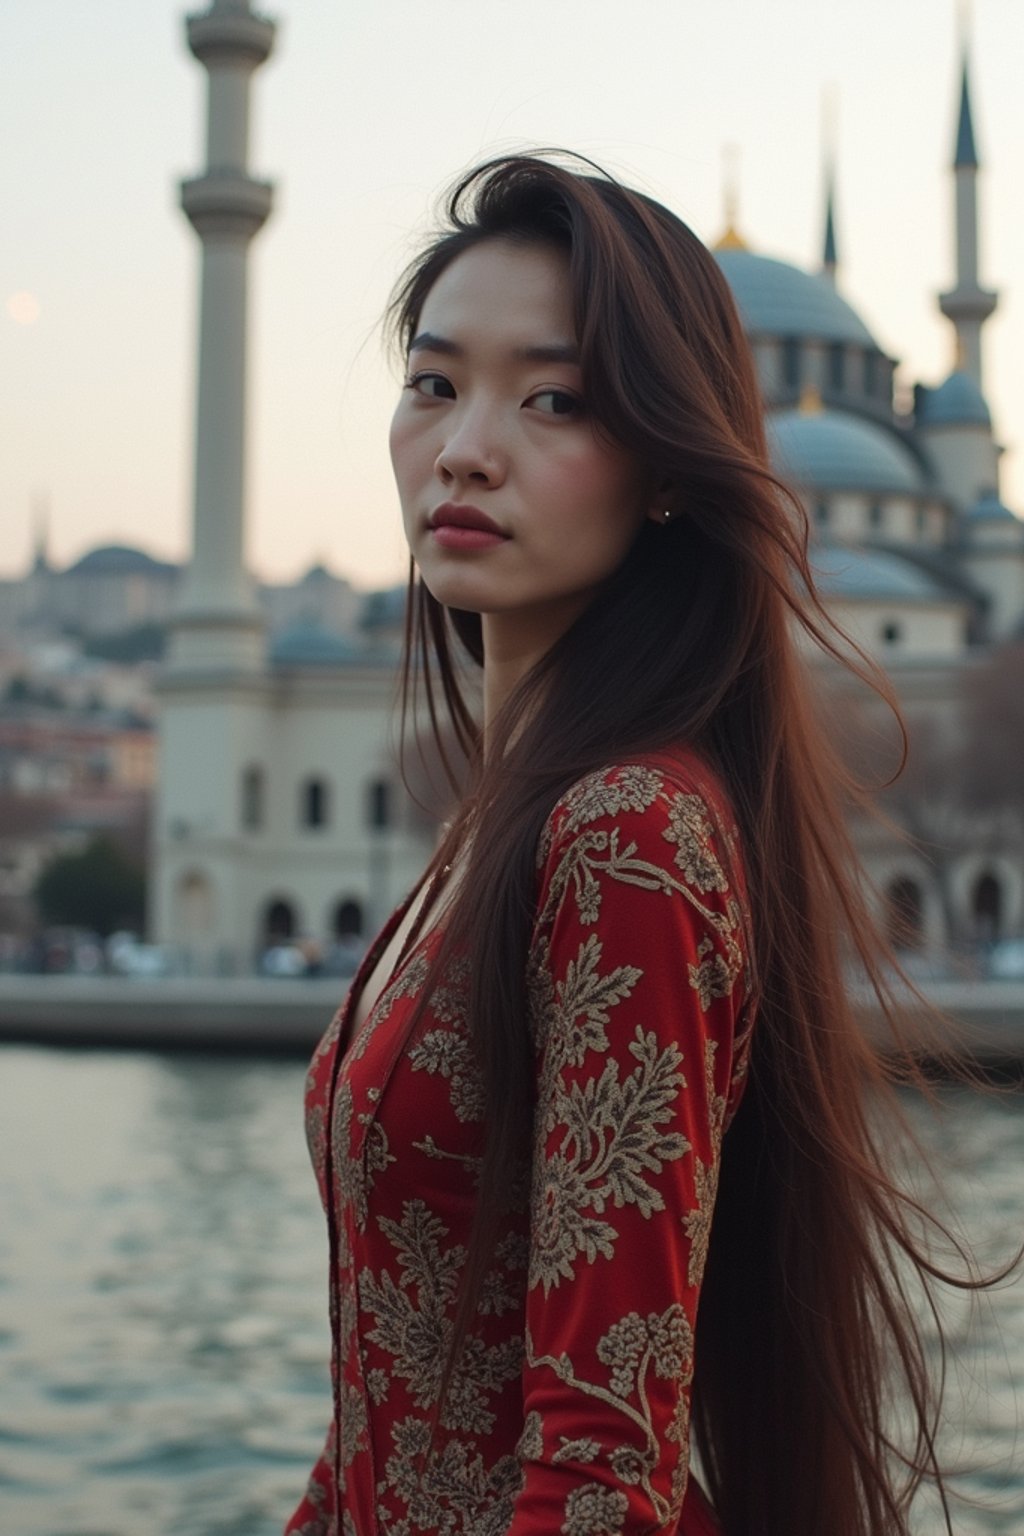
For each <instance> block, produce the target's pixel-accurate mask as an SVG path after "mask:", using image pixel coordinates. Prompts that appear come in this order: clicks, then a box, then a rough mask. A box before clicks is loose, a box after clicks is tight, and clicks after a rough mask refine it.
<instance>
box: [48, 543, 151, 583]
mask: <svg viewBox="0 0 1024 1536" xmlns="http://www.w3.org/2000/svg"><path fill="white" fill-rule="evenodd" d="M177 569H178V567H177V566H176V565H171V564H169V563H168V561H166V560H154V559H153V556H152V555H147V554H146V552H145V550H142V549H133V548H131V547H130V546H129V545H127V544H102V545H100V547H99V548H98V549H90V551H89V553H88V554H87V555H83V556H82V558H81V559H80V560H76V562H75V564H74V565H69V566H68V568H67V571H66V572H65V575H68V574H70V573H72V572H73V573H74V574H75V575H76V576H80V575H83V574H88V575H90V576H136V575H143V576H153V575H163V574H166V573H170V572H177Z"/></svg>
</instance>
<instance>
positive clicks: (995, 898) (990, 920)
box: [971, 870, 1003, 944]
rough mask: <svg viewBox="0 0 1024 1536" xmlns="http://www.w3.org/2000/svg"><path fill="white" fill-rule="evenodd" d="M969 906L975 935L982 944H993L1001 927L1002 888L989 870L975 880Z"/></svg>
mask: <svg viewBox="0 0 1024 1536" xmlns="http://www.w3.org/2000/svg"><path fill="white" fill-rule="evenodd" d="M971 907H972V909H973V915H974V932H975V935H976V937H977V938H978V939H980V940H981V942H982V943H983V944H994V943H995V941H996V939H998V938H999V936H1000V932H1001V929H1002V916H1003V890H1002V886H1001V885H1000V884H999V881H998V880H997V879H996V877H995V875H993V874H992V872H991V871H990V870H986V871H985V873H984V874H983V875H980V876H979V878H978V880H977V881H976V882H975V886H974V895H973V899H972V901H971Z"/></svg>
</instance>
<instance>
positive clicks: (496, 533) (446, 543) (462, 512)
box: [427, 501, 507, 549]
mask: <svg viewBox="0 0 1024 1536" xmlns="http://www.w3.org/2000/svg"><path fill="white" fill-rule="evenodd" d="M427 526H428V527H429V529H430V532H431V534H432V535H433V537H434V539H435V540H436V541H437V543H438V544H440V545H441V546H442V547H443V548H444V549H492V548H493V547H494V545H496V544H504V542H505V540H506V537H507V535H506V534H504V533H502V531H501V529H500V528H499V527H498V525H497V523H496V522H495V521H494V519H493V518H490V517H488V516H487V514H486V512H481V511H480V508H479V507H469V506H465V507H463V506H456V505H455V504H454V503H453V502H450V501H447V502H445V504H444V506H441V507H438V509H437V511H436V512H435V513H434V514H433V516H432V517H431V519H430V522H429V523H428V525H427Z"/></svg>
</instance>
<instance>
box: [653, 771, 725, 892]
mask: <svg viewBox="0 0 1024 1536" xmlns="http://www.w3.org/2000/svg"><path fill="white" fill-rule="evenodd" d="M661 835H662V837H664V838H665V840H666V841H667V842H669V843H675V845H676V851H675V862H676V863H677V864H678V866H679V868H680V869H681V870H682V872H683V874H684V875H685V877H686V879H687V880H688V881H689V883H690V884H691V885H692V886H694V887H695V888H696V889H697V890H698V891H700V892H702V893H703V892H706V891H727V890H728V889H729V882H728V881H727V880H726V878H725V871H724V870H723V868H722V866H721V864H720V863H719V862H718V859H717V858H716V857H715V854H714V851H713V849H712V846H711V840H712V835H713V832H712V826H711V821H710V818H709V817H708V813H707V808H706V806H705V804H704V801H703V800H702V799H701V798H700V796H699V795H680V794H676V795H673V796H672V797H671V799H670V801H669V806H668V826H667V827H666V828H665V830H664V832H663V833H662V834H661Z"/></svg>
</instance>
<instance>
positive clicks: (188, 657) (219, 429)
mask: <svg viewBox="0 0 1024 1536" xmlns="http://www.w3.org/2000/svg"><path fill="white" fill-rule="evenodd" d="M186 28H187V35H188V45H189V48H190V49H191V50H192V52H193V54H194V55H195V57H196V58H197V59H198V60H199V62H200V63H201V64H202V65H203V66H204V68H205V69H206V70H207V72H208V74H209V94H208V106H207V117H206V124H207V129H206V132H207V138H206V170H205V171H204V173H203V174H202V175H201V176H197V177H195V178H193V179H192V180H189V181H185V182H183V183H182V186H181V206H182V208H183V209H184V211H185V213H186V215H187V217H188V218H189V220H190V222H191V224H192V226H193V228H194V229H195V231H196V234H197V235H198V236H199V239H200V240H201V242H202V279H201V291H200V306H199V368H198V388H197V399H196V437H195V485H194V507H193V538H192V563H191V565H190V567H189V570H188V572H187V575H186V578H185V581H184V583H183V590H182V596H181V601H180V605H179V608H178V611H177V613H176V616H175V620H174V627H173V643H172V648H171V656H170V664H171V669H172V670H186V671H196V670H198V671H203V670H210V669H215V670H217V671H223V670H224V669H225V668H227V669H229V670H236V669H240V670H242V671H252V670H255V669H256V668H258V667H259V666H260V665H261V663H262V659H263V649H264V638H263V621H262V618H261V615H260V611H259V607H258V605H257V601H256V596H255V593H254V591H253V587H252V583H251V581H250V579H249V577H248V575H247V573H246V569H245V560H244V532H245V457H246V451H245V427H246V330H247V321H248V314H247V310H248V304H247V289H248V261H249V242H250V241H251V240H252V238H253V236H254V235H255V234H257V233H258V231H259V230H260V229H261V228H262V226H263V224H264V223H265V222H266V219H267V217H268V215H269V213H270V209H271V205H272V202H273V187H272V186H271V185H270V184H269V183H268V182H265V181H256V180H254V178H253V177H252V176H250V175H249V171H248V158H249V83H250V80H251V77H252V74H253V71H254V70H255V69H257V68H258V67H259V65H260V64H262V63H264V62H265V61H266V59H267V58H268V57H269V55H270V52H271V49H272V48H273V46H274V33H275V27H274V24H273V22H270V21H267V20H265V19H263V18H262V17H258V16H254V15H253V14H252V12H251V10H250V8H249V0H213V3H212V5H211V7H210V9H209V10H208V11H204V12H202V13H201V14H198V15H193V16H190V17H189V18H188V19H187V22H186Z"/></svg>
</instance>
